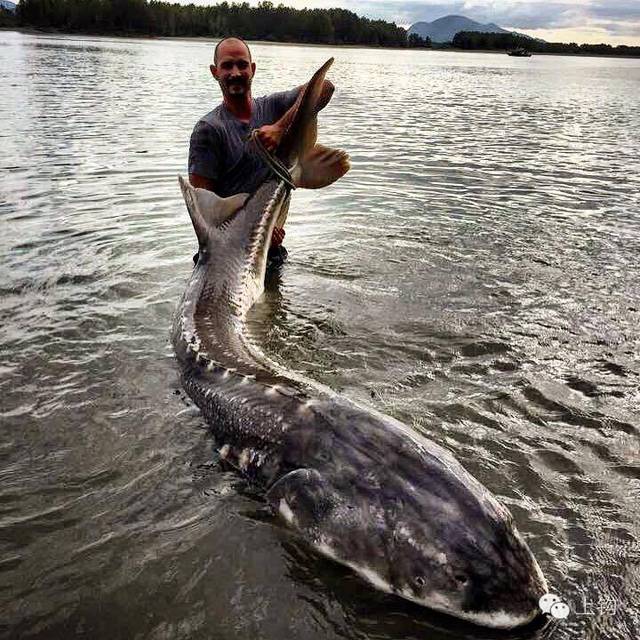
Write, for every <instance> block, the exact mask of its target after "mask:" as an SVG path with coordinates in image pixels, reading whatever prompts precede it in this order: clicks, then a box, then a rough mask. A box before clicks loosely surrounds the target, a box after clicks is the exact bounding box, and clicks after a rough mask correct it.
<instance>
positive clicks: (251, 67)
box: [210, 37, 256, 100]
mask: <svg viewBox="0 0 640 640" xmlns="http://www.w3.org/2000/svg"><path fill="white" fill-rule="evenodd" d="M210 69H211V74H212V75H213V77H214V78H215V79H216V80H217V81H218V84H219V85H220V89H221V90H222V94H223V95H224V97H225V98H228V99H231V100H238V99H240V98H244V97H245V96H246V95H247V94H249V93H250V92H251V80H252V79H253V74H254V73H255V72H256V65H255V62H252V60H251V51H249V47H248V46H247V43H246V42H245V41H244V40H241V39H240V38H233V37H231V38H223V39H222V40H220V42H218V44H217V45H216V49H215V52H214V54H213V64H212V65H211V66H210Z"/></svg>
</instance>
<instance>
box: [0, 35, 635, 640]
mask: <svg viewBox="0 0 640 640" xmlns="http://www.w3.org/2000/svg"><path fill="white" fill-rule="evenodd" d="M0 52H1V53H2V64H1V65H0V85H1V86H2V94H3V98H2V103H1V104H0V118H1V120H2V122H3V127H2V128H1V129H0V216H1V219H2V233H1V234H0V291H1V302H0V314H1V326H0V352H1V354H2V357H1V360H0V403H1V405H0V415H1V417H2V429H1V432H0V433H1V438H0V549H1V559H0V611H1V615H0V629H2V633H3V634H4V635H6V636H7V637H12V638H14V637H15V638H17V637H20V638H25V637H28V638H47V639H49V638H65V639H66V638H70V637H90V638H108V639H110V640H113V639H116V638H123V639H125V638H126V639H129V638H145V639H146V638H225V639H229V640H231V639H234V638H237V639H243V640H244V639H246V638H260V639H263V638H264V639H273V640H281V639H282V638H290V639H296V640H298V639H300V640H302V639H305V640H306V639H316V638H317V639H332V638H350V639H351V638H381V639H391V638H416V639H417V638H432V639H435V640H443V639H452V638H466V639H480V638H497V637H505V635H504V634H502V635H498V634H495V633H492V632H490V631H483V630H479V629H475V628H473V627H468V626H466V625H464V624H461V623H458V622H455V621H453V620H451V619H449V618H446V617H444V616H438V615H436V614H433V613H429V612H428V611H426V610H422V609H419V608H417V607H414V606H412V605H409V604H405V603H404V602H402V601H400V600H396V599H394V598H391V597H387V596H384V595H382V594H378V593H376V592H375V591H373V590H372V589H370V588H369V587H367V586H366V585H364V584H363V583H361V581H360V580H359V579H358V578H357V577H356V576H354V575H353V574H352V573H350V572H349V571H348V570H346V569H343V568H341V567H339V566H336V565H334V564H333V563H331V562H329V561H328V560H325V559H323V558H321V557H319V556H317V555H316V554H315V553H313V552H312V551H310V550H309V549H308V548H307V547H306V546H305V545H304V544H303V543H301V542H300V541H299V540H297V539H296V538H295V537H294V536H293V535H291V534H290V533H289V532H287V531H286V530H284V529H283V528H281V527H279V526H278V525H277V523H276V522H275V521H274V520H273V519H272V518H270V517H269V515H268V513H266V512H265V510H264V505H263V503H262V501H261V498H260V494H259V493H256V491H255V490H254V489H253V488H252V487H250V486H248V485H247V484H246V483H245V482H244V481H243V480H242V479H241V478H240V477H239V476H237V475H236V474H235V473H233V472H232V471H230V470H228V469H225V468H223V467H221V466H220V464H219V462H218V461H217V459H216V457H215V454H214V442H213V440H212V437H211V435H210V434H209V432H208V431H207V428H206V425H205V424H204V421H203V420H202V418H201V417H200V415H199V414H198V412H197V411H196V410H195V409H194V407H193V405H192V403H191V402H190V401H189V400H188V399H187V398H185V396H184V394H183V393H182V391H181V387H180V384H179V379H178V375H177V371H176V367H175V364H174V359H173V354H172V350H171V346H170V344H169V341H168V333H169V327H170V323H171V317H172V313H173V310H174V308H175V305H176V303H177V301H178V299H179V297H180V295H181V292H182V290H183V288H184V285H185V282H186V279H187V277H188V274H189V271H190V268H191V255H192V253H193V251H194V247H195V238H194V236H193V232H192V230H191V227H190V224H189V222H188V218H187V215H186V211H185V209H184V205H183V203H182V202H181V196H180V193H179V189H178V185H177V181H176V175H177V174H178V173H181V172H182V173H184V171H185V164H186V155H187V148H188V140H189V135H190V132H191V129H192V127H193V125H194V123H195V122H196V120H197V119H198V118H199V117H200V116H201V115H203V114H204V113H206V112H207V111H208V110H209V109H210V108H212V107H213V106H214V105H215V104H217V102H218V100H219V95H218V90H217V88H216V87H215V86H214V85H213V83H212V80H211V78H210V76H209V73H208V68H207V67H208V64H209V59H210V57H211V54H212V46H211V44H210V43H205V42H198V41H144V40H133V39H131V40H125V39H109V38H85V37H44V36H31V35H20V34H16V33H10V32H1V33H0ZM253 54H254V57H255V60H256V61H257V65H258V72H257V75H256V78H255V82H254V93H255V95H261V94H263V93H266V92H271V91H276V90H283V89H287V88H290V87H292V86H296V85H298V84H301V83H302V82H304V81H305V80H306V79H307V78H308V77H309V75H310V73H311V72H312V71H313V70H314V69H315V68H316V67H318V66H319V65H320V64H321V63H322V62H323V61H324V60H325V59H326V58H328V57H329V56H330V55H335V56H336V63H335V66H334V68H333V70H332V71H331V78H332V79H333V80H334V82H335V84H336V85H337V87H338V88H337V91H336V94H335V96H334V99H333V101H332V102H331V104H330V105H329V106H328V107H327V108H326V110H325V111H324V112H323V114H322V116H321V121H320V132H321V133H320V138H321V140H322V141H323V142H324V143H325V144H329V145H333V146H340V147H343V148H345V149H347V150H348V151H349V153H350V154H351V157H352V163H353V169H352V171H351V172H350V173H349V174H348V175H347V176H346V177H345V178H344V179H343V180H341V181H340V182H339V183H337V184H335V185H334V186H332V187H330V188H328V189H326V190H323V191H319V192H306V193H305V192H296V193H295V195H294V200H293V204H292V211H291V215H290V218H289V220H290V222H289V224H288V226H287V238H286V245H287V247H288V249H289V253H290V258H289V261H288V263H287V264H286V267H285V268H284V269H283V270H282V273H281V274H280V276H279V278H278V277H274V278H272V279H271V280H270V282H269V286H268V290H267V292H266V294H265V297H264V300H263V301H262V302H261V303H259V305H258V306H257V308H256V309H255V310H254V312H253V314H252V325H253V328H254V330H255V331H256V332H257V333H258V334H259V335H260V339H261V341H262V343H263V344H264V346H265V349H267V351H268V352H269V353H271V354H272V355H273V357H274V358H276V359H277V360H279V361H280V362H281V363H283V364H285V365H286V366H288V367H290V368H292V369H295V370H298V371H301V372H303V373H304V374H305V375H307V376H309V377H311V378H313V379H316V380H319V381H321V382H323V383H326V384H329V385H330V386H332V387H333V388H335V389H337V390H339V391H341V392H342V393H344V394H345V395H346V396H348V397H350V398H353V399H355V400H358V401H362V402H366V403H368V404H370V405H372V406H374V407H376V408H377V409H380V410H382V411H384V412H387V413H389V414H392V415H394V416H396V417H398V418H400V419H402V420H404V421H406V422H407V423H409V424H411V425H413V427H414V428H415V429H416V430H418V431H420V432H422V433H423V434H425V435H426V436H428V437H430V438H432V439H433V440H435V441H437V442H439V443H441V444H443V445H444V446H446V447H448V448H450V449H451V450H452V451H453V452H454V453H455V455H456V456H457V457H458V458H459V459H460V461H461V462H462V463H463V464H464V465H465V467H466V468H467V469H468V470H469V471H471V472H472V473H473V474H474V475H476V476H477V477H478V478H479V479H480V480H481V481H482V482H484V483H485V484H486V485H487V487H489V488H490V489H491V490H492V491H493V492H494V493H496V494H497V495H498V496H499V497H500V498H501V499H502V500H503V501H504V502H505V503H506V504H507V505H508V506H509V508H510V509H511V511H512V513H513V515H514V517H515V519H516V521H517V523H518V526H519V528H520V530H521V531H522V533H523V535H524V536H525V537H526V539H527V540H528V542H529V544H530V546H531V548H532V549H533V551H534V553H535V555H536V557H537V558H538V560H539V562H540V564H541V566H542V568H543V570H544V572H545V574H546V575H547V577H548V578H549V580H550V582H551V584H552V585H553V587H554V590H556V591H557V592H560V593H561V594H562V595H563V596H564V597H565V599H566V600H567V601H568V602H569V603H570V604H571V605H572V607H573V609H574V611H573V613H572V615H571V617H570V618H569V619H568V620H567V621H565V622H562V623H560V624H558V625H556V626H552V627H548V628H546V629H542V630H540V629H538V630H526V631H520V632H516V633H514V634H508V635H507V636H506V637H514V638H542V637H545V638H546V637H553V638H557V639H558V640H565V639H566V640H569V639H571V640H574V639H575V640H579V639H580V640H581V639H583V638H594V639H595V638H598V639H600V638H602V639H609V638H611V639H623V638H624V639H628V640H631V639H635V638H637V637H638V636H639V635H640V614H639V613H638V609H637V603H638V602H640V545H639V543H638V539H639V537H640V506H639V505H640V437H639V429H640V412H639V410H638V403H639V401H640V391H639V390H640V385H639V383H640V360H639V355H640V354H639V344H640V342H639V338H640V328H639V327H640V277H639V276H640V269H639V267H638V255H640V219H639V217H638V216H639V213H638V212H639V208H640V207H639V205H640V196H639V194H640V160H639V159H640V134H639V133H638V132H639V131H640V109H639V108H638V107H639V106H640V105H639V101H638V96H639V95H640V62H639V61H637V60H619V59H607V58H571V57H556V56H538V57H533V58H531V59H517V58H509V57H508V56H506V55H497V54H472V53H466V54H462V53H443V52H428V51H389V50H374V49H354V48H348V49H347V48H345V49H329V48H323V47H306V48H305V47H298V46H296V47H292V46H282V45H255V46H254V47H253Z"/></svg>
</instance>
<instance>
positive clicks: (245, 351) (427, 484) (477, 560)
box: [172, 61, 548, 628]
mask: <svg viewBox="0 0 640 640" xmlns="http://www.w3.org/2000/svg"><path fill="white" fill-rule="evenodd" d="M330 63H331V61H328V63H327V64H325V65H324V66H323V67H322V68H321V69H320V70H319V71H318V72H316V74H314V77H313V78H312V79H311V81H310V82H309V83H308V85H307V86H306V89H305V91H303V92H302V93H301V96H300V97H299V99H298V106H297V112H296V117H295V118H294V120H293V122H292V123H291V125H290V127H289V130H288V131H287V134H286V136H285V139H284V140H283V145H282V147H281V148H282V149H283V151H282V152H281V156H280V160H279V162H280V163H281V168H282V166H284V167H285V172H286V171H287V170H288V169H289V171H290V176H291V178H292V180H294V181H295V182H296V183H297V184H300V185H301V186H307V187H310V188H318V187H322V186H324V185H325V184H329V183H330V182H332V181H334V180H335V179H337V178H338V177H340V176H341V175H342V174H344V173H345V172H346V171H347V169H348V162H347V159H346V155H345V154H344V153H343V152H340V151H335V150H332V149H326V148H325V147H321V146H320V145H316V144H315V135H316V133H315V132H316V123H315V111H314V104H315V103H317V100H318V96H319V87H320V86H321V84H322V81H323V79H324V74H325V73H326V70H327V69H328V67H329V66H330ZM279 173H280V174H281V173H282V172H279ZM181 187H182V190H183V194H184V197H185V201H186V204H187V208H188V210H189V213H190V216H191V219H192V222H193V225H194V228H195V231H196V235H197V236H198V240H199V245H200V252H199V259H198V262H197V264H196V266H195V268H194V270H193V273H192V275H191V278H190V280H189V282H188V285H187V288H186V291H185V293H184V296H183V298H182V301H181V303H180V305H179V307H178V310H177V312H176V315H175V320H174V325H173V330H172V340H173V345H174V349H175V353H176V357H177V360H178V363H179V365H180V369H181V375H182V382H183V385H184V388H185V390H186V391H187V393H188V394H189V396H190V397H191V398H192V399H193V400H194V402H195V403H196V405H197V406H198V407H199V408H200V410H201V411H202V414H203V416H204V417H205V419H206V420H207V422H208V423H209V424H210V425H211V427H212V430H213V432H214V435H215V438H216V442H217V446H218V450H219V453H220V456H221V457H222V458H223V459H225V460H227V461H228V462H229V463H230V464H232V465H233V466H234V467H236V468H237V469H238V470H239V471H240V472H241V473H243V474H244V475H245V476H246V477H247V478H249V479H250V480H251V481H252V482H255V483H256V484H258V485H260V486H262V487H263V488H264V490H265V495H266V499H267V501H268V502H269V504H270V505H271V506H272V507H273V510H274V512H275V513H277V514H278V515H279V517H281V518H282V520H283V521H284V522H285V523H286V524H287V525H288V526H289V527H291V528H292V529H294V530H295V531H297V532H298V533H299V534H300V535H301V536H302V537H304V538H305V540H307V541H308V543H309V544H311V545H313V546H314V547H315V548H316V549H317V550H318V551H319V552H320V553H322V554H324V555H325V556H327V557H329V558H332V559H333V560H336V561H337V562H340V563H342V564H344V565H347V566H349V567H351V568H352V569H353V570H354V571H356V572H357V573H358V574H359V575H361V576H362V577H363V578H364V579H365V580H367V581H368V582H369V583H371V584H372V585H373V586H374V587H376V588H378V589H380V590H383V591H386V592H389V593H394V594H396V595H398V596H401V597H403V598H406V599H408V600H411V601H413V602H416V603H418V604H421V605H424V606H427V607H429V608H432V609H436V610H438V611H441V612H444V613H447V614H450V615H452V616H455V617H458V618H462V619H465V620H468V621H470V622H473V623H475V624H479V625H482V626H489V627H495V628H512V627H516V626H520V625H524V624H527V623H529V622H530V621H532V620H533V619H534V618H535V617H536V616H538V615H539V614H540V609H539V607H538V601H539V599H540V597H541V596H542V595H544V594H545V593H547V590H548V589H547V584H546V581H545V578H544V576H543V574H542V572H541V570H540V567H539V566H538V564H537V562H536V560H535V559H534V557H533V555H532V554H531V552H530V550H529V548H528V547H527V545H526V543H525V542H524V540H523V539H522V537H521V535H520V534H519V533H518V531H517V529H516V528H515V526H514V523H513V519H512V517H511V515H510V513H509V512H508V510H507V509H506V508H505V507H504V506H502V505H501V504H500V503H499V502H498V500H497V499H496V498H495V497H494V496H493V495H492V494H491V493H490V492H489V491H488V490H487V489H486V488H485V487H484V486H483V485H481V484H480V483H479V482H478V481H477V480H476V479H474V478H473V477H472V476H471V475H470V474H469V473H467V472H466V471H465V470H464V469H463V467H462V466H461V465H460V464H459V463H458V462H457V461H456V459H455V458H454V457H453V455H452V454H451V453H450V452H449V451H447V450H446V449H444V448H443V447H441V446H439V445H438V444H436V443H434V442H432V441H430V440H429V439H427V438H425V437H424V436H422V435H421V434H419V433H417V432H416V431H414V430H413V429H411V428H410V427H408V426H406V425H405V424H403V423H401V422H400V421H398V420H396V419H394V418H392V417H390V416H386V415H383V414H381V413H379V412H377V411H374V410H372V409H370V408H367V407H362V406H359V405H357V404H355V403H353V402H351V401H349V400H347V399H345V398H342V397H340V396H339V395H337V394H336V393H334V392H333V391H332V390H331V389H329V388H327V387H324V386H322V385H320V384H318V383H316V382H314V381H311V380H308V379H306V378H304V377H302V376H300V375H298V374H295V373H294V372H292V371H289V370H287V369H285V368H284V367H282V366H281V365H279V364H278V363H276V362H274V361H273V360H271V359H270V358H269V357H268V356H267V355H266V354H265V353H264V352H263V351H262V350H261V349H260V347H259V346H258V345H256V344H255V343H254V342H253V341H252V339H251V337H250V335H249V332H248V331H247V328H246V324H245V318H246V315H247V312H248V311H249V309H250V308H251V306H252V305H253V304H254V302H255V301H256V300H257V299H258V298H259V296H260V295H261V293H262V290H263V283H264V275H265V269H266V254H267V251H268V248H269V242H270V238H271V232H272V230H273V227H274V226H275V224H276V221H277V220H278V219H282V217H283V216H284V215H286V211H287V208H288V199H289V192H290V185H289V180H287V179H285V180H283V179H282V178H281V177H274V178H269V179H267V180H266V181H265V182H264V183H263V184H262V185H261V186H260V187H259V188H258V189H257V191H256V192H255V193H253V194H239V195H238V196H234V197H233V198H231V199H226V200H222V199H220V198H218V197H217V196H215V194H210V193H209V192H203V191H202V190H199V189H194V188H193V187H191V186H190V185H189V184H188V183H186V182H185V181H183V180H182V179H181Z"/></svg>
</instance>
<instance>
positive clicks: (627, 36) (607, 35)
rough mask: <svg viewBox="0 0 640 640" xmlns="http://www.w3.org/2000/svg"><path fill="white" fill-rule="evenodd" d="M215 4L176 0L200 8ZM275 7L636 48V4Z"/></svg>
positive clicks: (563, 1)
mask: <svg viewBox="0 0 640 640" xmlns="http://www.w3.org/2000/svg"><path fill="white" fill-rule="evenodd" d="M218 1H221V0H179V2H181V3H182V4H189V3H190V2H194V3H195V4H202V5H208V4H217V2H218ZM249 2H250V4H252V5H255V4H257V0H249ZM280 2H282V4H284V5H286V6H290V7H296V8H297V9H302V8H303V7H309V8H314V7H322V8H329V7H340V8H342V9H349V10H350V11H353V12H355V13H357V14H358V15H361V16H367V17H369V18H382V19H383V20H388V21H390V22H395V23H396V24H399V25H402V26H403V27H408V26H409V25H411V24H413V23H414V22H420V21H428V22H430V21H432V20H435V19H436V18H441V17H442V16H446V15H450V14H455V15H463V16H466V17H467V18H472V19H473V20H477V21H478V22H495V23H496V24H497V25H499V26H501V27H503V28H504V29H509V30H513V31H520V32H522V33H526V34H529V35H531V36H534V37H537V38H542V39H543V40H548V41H550V42H578V43H579V44H581V43H584V42H589V43H599V42H605V43H608V44H611V45H617V44H629V45H640V0H558V1H556V0H450V1H447V0H422V1H417V0H273V3H274V4H280Z"/></svg>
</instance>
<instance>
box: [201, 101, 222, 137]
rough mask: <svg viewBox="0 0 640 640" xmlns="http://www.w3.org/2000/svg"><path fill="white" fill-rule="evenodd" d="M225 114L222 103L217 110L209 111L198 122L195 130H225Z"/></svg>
mask: <svg viewBox="0 0 640 640" xmlns="http://www.w3.org/2000/svg"><path fill="white" fill-rule="evenodd" d="M224 127H225V124H224V112H223V109H222V103H220V104H219V105H218V106H217V107H216V108H215V109H212V110H211V111H209V113H206V114H205V115H203V116H202V118H200V119H199V120H198V122H196V126H195V129H214V130H217V131H222V130H224Z"/></svg>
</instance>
